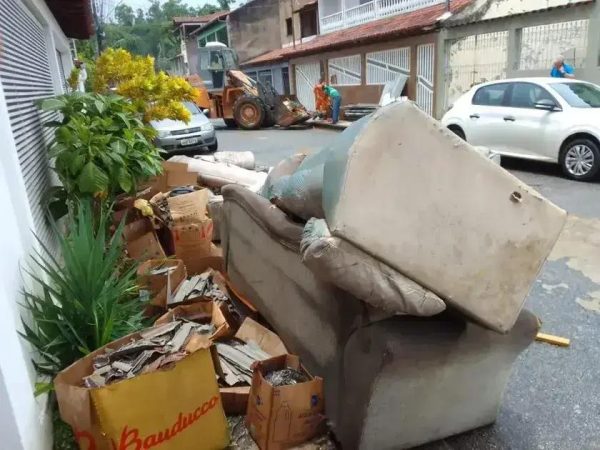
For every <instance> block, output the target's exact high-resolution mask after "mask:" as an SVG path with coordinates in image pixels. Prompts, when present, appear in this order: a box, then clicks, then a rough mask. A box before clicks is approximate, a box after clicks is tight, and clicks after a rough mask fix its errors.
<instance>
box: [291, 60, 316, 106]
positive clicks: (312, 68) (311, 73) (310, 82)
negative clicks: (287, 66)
mask: <svg viewBox="0 0 600 450" xmlns="http://www.w3.org/2000/svg"><path fill="white" fill-rule="evenodd" d="M320 78H321V64H320V63H318V62H309V63H304V64H296V95H297V96H298V100H300V103H302V104H303V105H304V106H305V107H306V108H307V109H308V110H309V111H314V110H315V94H314V92H313V89H314V87H315V85H316V84H317V83H318V82H319V79H320Z"/></svg>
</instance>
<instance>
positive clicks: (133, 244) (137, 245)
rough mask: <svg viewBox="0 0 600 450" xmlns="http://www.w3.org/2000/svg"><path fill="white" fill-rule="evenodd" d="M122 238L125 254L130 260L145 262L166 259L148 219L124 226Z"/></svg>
mask: <svg viewBox="0 0 600 450" xmlns="http://www.w3.org/2000/svg"><path fill="white" fill-rule="evenodd" d="M123 238H124V239H125V247H126V249H127V253H129V256H130V257H131V258H132V259H135V260H137V261H146V260H148V259H153V258H157V259H160V258H166V255H165V252H164V250H163V248H162V246H161V245H160V242H159V240H158V237H157V236H156V233H155V232H154V228H153V227H152V223H151V222H150V220H148V219H140V220H136V221H135V222H131V223H130V224H127V225H125V228H124V230H123Z"/></svg>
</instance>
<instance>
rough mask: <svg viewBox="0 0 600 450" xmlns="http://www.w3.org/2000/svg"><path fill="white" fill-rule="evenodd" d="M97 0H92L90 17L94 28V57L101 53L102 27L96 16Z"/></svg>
mask: <svg viewBox="0 0 600 450" xmlns="http://www.w3.org/2000/svg"><path fill="white" fill-rule="evenodd" d="M96 1H97V0H92V15H93V16H94V28H96V43H97V48H96V56H99V55H100V53H102V33H103V32H104V30H103V27H102V21H101V19H100V17H99V16H98V7H97V5H96Z"/></svg>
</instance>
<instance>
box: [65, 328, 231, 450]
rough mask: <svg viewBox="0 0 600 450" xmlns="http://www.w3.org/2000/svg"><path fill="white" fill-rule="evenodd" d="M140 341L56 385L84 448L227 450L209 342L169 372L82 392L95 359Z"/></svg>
mask: <svg viewBox="0 0 600 450" xmlns="http://www.w3.org/2000/svg"><path fill="white" fill-rule="evenodd" d="M137 337H139V333H134V334H131V335H129V336H126V337H123V338H121V339H119V340H117V341H115V342H112V343H110V344H108V345H106V346H105V347H103V348H101V349H98V350H96V351H94V352H93V353H91V354H90V355H88V356H86V357H84V358H82V359H80V360H79V361H77V362H75V363H74V364H72V365H71V366H69V367H68V368H67V369H65V370H63V371H62V372H60V373H59V374H58V375H57V377H56V379H55V380H54V386H55V389H56V396H57V399H58V404H59V409H60V415H61V417H62V419H63V420H64V421H65V422H66V423H68V424H69V425H71V427H72V428H73V431H74V434H75V438H76V440H77V441H78V444H79V448H80V449H81V450H91V449H94V450H114V449H115V448H116V449H121V448H123V449H125V448H127V449H129V448H150V447H154V446H156V447H157V448H158V447H159V448H161V449H165V450H178V449H182V448H194V449H198V450H200V449H205V450H213V449H216V448H224V447H225V446H226V445H227V443H228V433H227V424H226V420H225V415H224V412H223V409H222V404H221V402H220V396H219V395H218V394H217V392H218V386H217V384H216V380H215V372H214V368H213V364H214V361H215V358H216V355H215V353H216V352H215V351H214V347H210V348H209V347H208V346H207V341H206V340H204V341H201V340H196V341H198V342H195V343H194V347H192V346H191V345H190V344H188V346H187V347H186V348H187V349H189V350H190V351H191V354H190V355H189V356H188V357H186V358H184V359H183V360H181V361H179V362H177V363H174V364H173V365H172V366H170V367H169V368H168V369H164V370H159V371H156V372H152V373H148V374H143V375H139V376H137V377H134V378H131V379H128V380H123V381H120V382H117V383H114V384H111V385H109V386H107V387H103V388H96V389H88V388H85V387H82V378H83V377H84V376H87V375H89V374H90V373H91V372H92V370H93V368H92V363H93V359H94V357H95V356H96V355H98V354H100V353H103V352H104V351H105V349H106V348H111V349H116V348H118V347H119V346H121V345H122V344H124V343H126V342H128V341H129V340H131V339H132V338H137ZM184 419H185V421H184ZM184 422H185V423H184ZM167 429H168V430H169V431H170V437H169V438H166V439H165V436H166V435H167V434H169V433H167V432H166V430H167ZM161 436H162V442H161V443H160V444H157V443H158V441H159V440H161ZM138 444H139V445H138Z"/></svg>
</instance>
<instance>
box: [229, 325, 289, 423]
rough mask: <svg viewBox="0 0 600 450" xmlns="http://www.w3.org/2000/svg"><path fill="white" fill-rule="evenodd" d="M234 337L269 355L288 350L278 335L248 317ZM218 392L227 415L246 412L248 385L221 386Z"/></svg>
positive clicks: (248, 396) (278, 354)
mask: <svg viewBox="0 0 600 450" xmlns="http://www.w3.org/2000/svg"><path fill="white" fill-rule="evenodd" d="M235 338H236V339H239V340H240V341H243V342H246V343H249V342H254V343H255V344H256V345H258V346H259V347H260V348H261V350H263V351H264V352H266V353H268V354H269V355H271V356H280V355H286V354H287V352H288V351H287V349H286V348H285V345H284V343H283V342H282V341H281V339H280V338H279V336H277V335H276V334H275V333H273V332H272V331H270V330H268V329H266V328H265V327H263V326H262V325H261V324H259V323H258V322H255V321H254V320H252V319H250V318H247V319H246V320H244V323H242V326H241V327H240V329H239V330H238V332H237V333H236V334H235ZM219 392H220V394H221V402H222V403H223V409H224V410H225V413H226V414H227V415H241V414H246V410H247V409H248V399H249V398H250V386H232V387H221V388H219Z"/></svg>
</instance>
